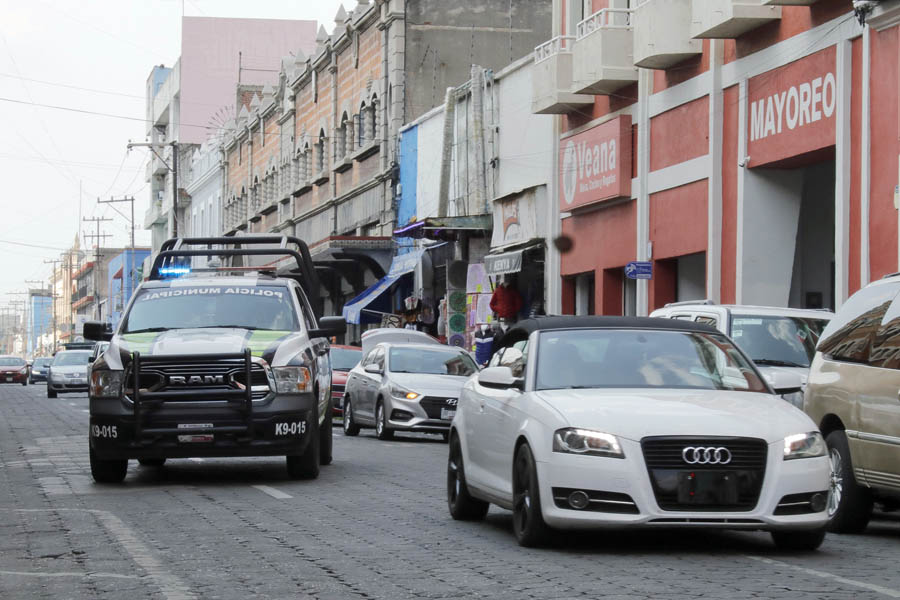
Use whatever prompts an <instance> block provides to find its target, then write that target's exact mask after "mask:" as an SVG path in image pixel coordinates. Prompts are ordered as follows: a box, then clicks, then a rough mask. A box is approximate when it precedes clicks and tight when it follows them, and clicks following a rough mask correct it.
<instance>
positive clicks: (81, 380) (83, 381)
mask: <svg viewBox="0 0 900 600" xmlns="http://www.w3.org/2000/svg"><path fill="white" fill-rule="evenodd" d="M72 383H73V384H74V385H84V384H85V383H87V380H86V379H73V380H72Z"/></svg>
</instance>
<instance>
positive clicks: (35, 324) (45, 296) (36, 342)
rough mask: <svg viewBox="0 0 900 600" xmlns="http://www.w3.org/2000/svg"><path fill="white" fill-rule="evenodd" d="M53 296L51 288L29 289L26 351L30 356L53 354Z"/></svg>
mask: <svg viewBox="0 0 900 600" xmlns="http://www.w3.org/2000/svg"><path fill="white" fill-rule="evenodd" d="M52 348H53V298H52V296H51V292H50V290H47V289H32V290H28V339H27V345H26V347H25V353H26V355H27V356H29V357H33V356H44V355H47V354H52V352H53V350H52Z"/></svg>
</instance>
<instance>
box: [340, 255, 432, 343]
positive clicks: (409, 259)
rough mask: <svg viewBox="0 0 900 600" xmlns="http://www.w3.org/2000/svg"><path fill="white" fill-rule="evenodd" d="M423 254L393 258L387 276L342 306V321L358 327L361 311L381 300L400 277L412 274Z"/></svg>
mask: <svg viewBox="0 0 900 600" xmlns="http://www.w3.org/2000/svg"><path fill="white" fill-rule="evenodd" d="M424 252H425V249H424V248H423V249H418V250H413V251H412V252H407V253H406V254H401V255H399V256H395V257H394V260H393V261H392V262H391V269H390V271H388V274H387V275H385V276H384V277H382V278H381V279H379V280H378V281H376V282H375V283H374V284H373V285H372V286H371V287H369V288H368V289H367V290H365V291H364V292H363V293H362V294H360V295H359V296H357V297H356V298H354V299H353V300H351V301H350V302H348V303H347V304H345V305H344V310H343V312H342V315H343V317H344V320H345V321H346V322H347V323H352V324H354V325H359V323H360V319H361V317H362V312H363V310H365V309H366V307H367V306H370V305H371V304H372V303H373V302H375V301H377V300H378V299H379V298H381V297H382V296H383V295H384V294H385V293H386V292H387V291H388V290H390V289H391V287H392V286H393V285H394V284H395V283H397V281H398V280H399V279H400V278H401V277H403V276H404V275H407V274H409V273H412V272H413V271H414V270H415V268H416V265H417V264H419V260H421V258H422V254H423V253H424Z"/></svg>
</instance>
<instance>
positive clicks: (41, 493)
mask: <svg viewBox="0 0 900 600" xmlns="http://www.w3.org/2000/svg"><path fill="white" fill-rule="evenodd" d="M87 422H88V414H87V398H86V396H84V395H75V396H72V395H68V396H61V397H60V398H57V399H48V398H46V393H45V388H44V386H43V385H32V386H28V387H21V386H18V385H15V386H5V387H3V388H0V462H2V468H0V598H9V599H17V598H54V599H56V598H94V597H107V598H126V597H127V598H129V600H137V599H138V598H167V599H176V598H248V597H260V598H472V597H486V598H516V599H519V598H576V597H580V598H597V597H604V598H617V599H618V598H622V599H624V598H660V597H667V598H687V597H691V598H697V597H704V598H729V599H738V598H830V599H844V598H846V599H851V598H852V599H854V600H858V599H862V598H900V573H898V571H897V557H898V548H900V546H898V543H900V516H898V515H897V513H892V514H877V515H876V518H875V519H874V520H873V522H872V524H871V525H870V526H869V529H868V531H867V532H866V533H865V534H864V535H857V536H836V535H829V537H828V538H827V539H826V541H825V544H824V545H823V546H822V548H821V550H820V551H818V552H815V553H811V554H798V555H791V554H787V553H779V552H776V551H775V550H774V547H773V546H772V544H771V541H770V537H769V536H768V535H767V534H762V533H737V532H725V533H713V532H710V533H707V532H702V531H685V530H681V531H652V532H646V531H645V532H638V533H634V532H628V533H622V532H609V533H593V534H578V535H571V534H558V535H557V537H556V539H555V542H554V544H553V546H552V547H551V548H547V549H542V550H527V549H524V548H520V547H519V546H517V545H516V542H515V538H514V537H513V535H512V532H511V526H510V516H509V513H507V512H506V511H502V510H497V509H494V508H492V509H491V512H490V513H489V515H488V518H487V520H486V521H485V522H483V523H461V522H455V521H453V520H452V519H451V518H450V516H449V515H448V512H447V508H446V504H445V500H444V477H445V460H446V452H447V446H446V445H445V444H443V443H442V442H441V441H440V437H439V436H410V435H402V434H401V435H399V436H398V437H397V440H396V441H393V442H379V441H378V440H376V439H375V438H374V436H373V435H372V433H371V431H367V430H364V431H363V433H362V434H361V435H360V436H359V437H357V438H345V437H344V436H343V435H342V434H341V433H340V431H339V428H336V429H335V449H334V456H335V458H334V463H333V464H332V465H331V466H329V467H324V468H323V469H322V474H321V476H320V477H319V479H317V480H315V481H308V482H296V481H291V480H289V479H288V478H287V475H286V473H285V469H284V461H283V459H253V460H249V459H248V460H244V459H218V460H206V459H204V460H197V459H194V460H191V459H188V460H173V461H169V462H168V463H167V464H166V466H165V467H164V468H162V469H153V468H146V467H138V465H137V463H136V462H135V461H132V464H131V469H130V470H129V474H128V477H127V479H126V481H125V483H124V484H123V485H113V486H103V485H97V484H94V483H93V482H92V480H91V477H90V469H89V465H88V451H87Z"/></svg>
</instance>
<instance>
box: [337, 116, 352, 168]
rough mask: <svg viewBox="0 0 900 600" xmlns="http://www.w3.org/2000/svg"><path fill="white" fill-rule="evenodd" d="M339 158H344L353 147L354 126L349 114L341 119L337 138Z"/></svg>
mask: <svg viewBox="0 0 900 600" xmlns="http://www.w3.org/2000/svg"><path fill="white" fill-rule="evenodd" d="M337 144H338V145H337V148H336V150H337V157H338V158H341V159H342V158H344V157H345V156H347V154H348V153H349V152H350V148H351V146H352V145H353V126H352V125H351V124H350V118H349V117H348V116H347V113H344V114H343V116H342V117H341V126H340V128H339V129H338V136H337Z"/></svg>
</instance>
